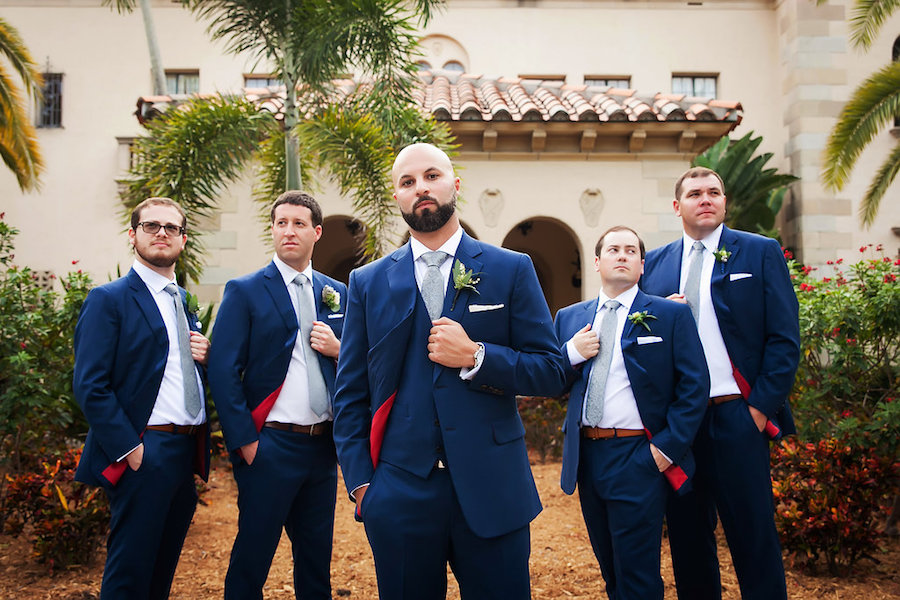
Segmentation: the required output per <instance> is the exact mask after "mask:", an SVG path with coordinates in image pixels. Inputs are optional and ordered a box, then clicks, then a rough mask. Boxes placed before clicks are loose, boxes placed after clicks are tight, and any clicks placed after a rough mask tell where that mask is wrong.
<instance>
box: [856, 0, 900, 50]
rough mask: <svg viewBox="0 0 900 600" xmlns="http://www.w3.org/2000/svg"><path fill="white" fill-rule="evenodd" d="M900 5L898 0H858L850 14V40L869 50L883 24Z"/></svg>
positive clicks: (858, 46)
mask: <svg viewBox="0 0 900 600" xmlns="http://www.w3.org/2000/svg"><path fill="white" fill-rule="evenodd" d="M898 6H900V1H898V0H856V3H855V4H854V6H853V11H852V13H851V15H850V42H851V43H852V44H853V46H854V47H856V48H861V49H863V50H868V49H869V48H871V47H872V43H873V42H874V41H875V38H876V37H877V36H878V32H879V31H881V27H882V25H884V23H885V21H887V20H888V19H889V18H890V17H891V15H892V14H893V13H894V12H896V10H897V7H898Z"/></svg>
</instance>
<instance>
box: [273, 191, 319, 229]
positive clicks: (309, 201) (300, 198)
mask: <svg viewBox="0 0 900 600" xmlns="http://www.w3.org/2000/svg"><path fill="white" fill-rule="evenodd" d="M282 204H291V205H293V206H305V207H306V208H308V209H309V212H310V213H312V224H313V227H317V226H319V225H321V224H322V207H321V206H319V203H318V202H316V199H315V198H313V197H312V196H310V195H309V194H307V193H306V192H301V191H299V190H288V191H286V192H284V193H283V194H281V195H280V196H278V197H277V198H275V202H274V203H273V204H272V211H271V212H270V214H269V216H270V217H271V218H272V223H274V222H275V209H276V208H278V207H279V206H281V205H282Z"/></svg>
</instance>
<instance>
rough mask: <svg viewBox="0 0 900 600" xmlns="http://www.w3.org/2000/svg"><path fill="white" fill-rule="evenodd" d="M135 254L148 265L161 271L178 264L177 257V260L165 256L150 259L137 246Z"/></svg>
mask: <svg viewBox="0 0 900 600" xmlns="http://www.w3.org/2000/svg"><path fill="white" fill-rule="evenodd" d="M134 252H135V254H137V255H138V256H140V257H141V258H142V259H143V260H144V262H145V263H147V264H149V265H153V266H154V267H159V268H161V269H168V268H169V267H171V266H172V265H174V264H175V263H176V261H178V257H177V256H176V257H175V258H168V257H165V256H158V257H156V258H150V257H149V256H144V255H143V254H142V253H141V251H140V249H139V248H138V247H137V246H134Z"/></svg>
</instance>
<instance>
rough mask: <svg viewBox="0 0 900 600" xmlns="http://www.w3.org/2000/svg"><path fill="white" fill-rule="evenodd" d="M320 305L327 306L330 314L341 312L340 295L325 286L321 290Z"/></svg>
mask: <svg viewBox="0 0 900 600" xmlns="http://www.w3.org/2000/svg"><path fill="white" fill-rule="evenodd" d="M322 304H324V305H325V306H327V307H328V309H329V310H331V312H337V311H339V310H341V293H340V292H339V291H337V290H336V289H334V288H333V287H331V286H330V285H326V286H325V287H323V288H322Z"/></svg>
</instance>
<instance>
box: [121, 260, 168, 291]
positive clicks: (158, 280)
mask: <svg viewBox="0 0 900 600" xmlns="http://www.w3.org/2000/svg"><path fill="white" fill-rule="evenodd" d="M131 268H132V269H134V272H135V273H137V274H138V277H140V278H141V281H143V282H144V283H145V284H146V285H147V288H149V289H150V291H151V292H153V293H154V294H158V293H160V292H161V291H163V290H164V289H165V287H166V286H167V285H169V284H170V283H174V284H175V285H178V282H177V281H176V280H175V279H168V278H167V277H165V276H163V275H160V274H159V273H157V272H156V271H154V270H153V269H151V268H150V267H148V266H147V265H145V264H144V263H142V262H141V261H139V260H138V259H134V264H132V265H131Z"/></svg>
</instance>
